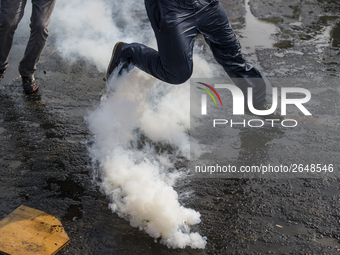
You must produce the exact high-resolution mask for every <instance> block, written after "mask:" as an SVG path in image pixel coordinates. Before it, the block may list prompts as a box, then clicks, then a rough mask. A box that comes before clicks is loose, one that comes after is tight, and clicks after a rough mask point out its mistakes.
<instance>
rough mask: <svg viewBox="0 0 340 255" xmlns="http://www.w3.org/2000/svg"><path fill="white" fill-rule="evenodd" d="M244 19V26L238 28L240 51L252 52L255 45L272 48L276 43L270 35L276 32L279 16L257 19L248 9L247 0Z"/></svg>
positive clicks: (279, 20)
mask: <svg viewBox="0 0 340 255" xmlns="http://www.w3.org/2000/svg"><path fill="white" fill-rule="evenodd" d="M245 8H246V11H247V12H246V17H245V18H246V19H245V22H246V24H245V27H244V28H243V29H241V30H240V32H239V33H240V38H239V40H240V42H241V45H242V51H243V52H245V53H253V52H255V49H256V48H257V47H261V48H273V47H274V44H275V43H277V42H276V41H275V40H274V39H273V38H272V35H273V34H275V33H276V32H277V26H276V25H277V24H279V23H280V22H281V19H280V18H269V19H258V18H256V17H255V16H254V15H253V14H252V13H251V11H250V7H249V1H247V2H246V3H245Z"/></svg>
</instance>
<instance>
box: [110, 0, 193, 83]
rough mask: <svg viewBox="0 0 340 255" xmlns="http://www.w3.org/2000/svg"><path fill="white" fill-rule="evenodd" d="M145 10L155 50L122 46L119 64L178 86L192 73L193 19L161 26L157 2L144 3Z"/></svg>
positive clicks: (133, 44) (151, 0)
mask: <svg viewBox="0 0 340 255" xmlns="http://www.w3.org/2000/svg"><path fill="white" fill-rule="evenodd" d="M145 5H146V10H147V13H148V16H149V19H150V22H151V25H152V28H153V30H154V33H155V36H156V39H157V45H158V51H156V50H154V49H152V48H149V47H147V46H145V45H143V44H139V43H132V44H125V45H124V46H123V48H122V50H121V52H120V53H119V55H118V60H117V62H116V64H119V62H125V63H126V62H127V63H132V64H134V65H135V66H137V67H138V68H140V69H141V70H143V71H145V72H147V73H148V74H150V75H152V76H154V77H156V78H158V79H160V80H162V81H165V82H168V83H171V84H180V83H184V82H185V81H186V80H188V79H189V78H190V76H191V74H192V70H193V61H192V52H193V45H194V41H195V38H196V36H197V34H198V31H197V29H196V27H194V26H192V25H191V22H193V20H190V19H187V20H185V21H184V22H181V23H179V24H176V25H174V26H172V27H170V28H169V27H163V26H162V24H163V22H164V20H161V18H163V17H161V15H160V9H159V8H160V7H159V6H158V1H156V0H149V1H145Z"/></svg>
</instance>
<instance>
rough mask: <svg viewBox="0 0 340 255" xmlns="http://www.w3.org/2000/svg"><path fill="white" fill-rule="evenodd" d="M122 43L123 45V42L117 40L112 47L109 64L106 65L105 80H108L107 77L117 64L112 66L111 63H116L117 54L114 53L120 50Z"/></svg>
mask: <svg viewBox="0 0 340 255" xmlns="http://www.w3.org/2000/svg"><path fill="white" fill-rule="evenodd" d="M124 45H125V43H124V42H117V43H116V45H115V47H114V48H113V51H112V56H111V60H110V63H109V66H108V68H107V71H106V80H107V81H108V80H109V77H110V75H111V74H112V73H113V71H114V70H115V69H116V68H117V66H113V65H116V64H115V63H116V61H117V56H118V54H116V53H117V52H120V51H121V50H122V48H123V46H124Z"/></svg>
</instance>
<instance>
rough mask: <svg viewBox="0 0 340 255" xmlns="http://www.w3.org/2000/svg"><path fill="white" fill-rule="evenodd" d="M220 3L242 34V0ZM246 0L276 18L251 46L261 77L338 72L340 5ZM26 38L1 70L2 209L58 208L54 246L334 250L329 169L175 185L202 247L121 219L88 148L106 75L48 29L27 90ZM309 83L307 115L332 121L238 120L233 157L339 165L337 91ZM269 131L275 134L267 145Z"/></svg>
mask: <svg viewBox="0 0 340 255" xmlns="http://www.w3.org/2000/svg"><path fill="white" fill-rule="evenodd" d="M223 3H224V5H225V7H226V9H227V10H230V11H229V12H228V13H230V15H229V17H230V20H231V22H232V24H233V26H234V27H235V30H236V32H239V33H240V34H239V35H240V36H242V34H241V28H242V24H243V23H242V17H243V15H244V13H245V7H244V6H243V5H242V3H241V2H240V1H230V2H228V3H226V2H223ZM250 6H251V10H252V12H253V13H254V15H256V16H257V17H259V18H265V19H266V20H267V22H271V23H272V24H275V25H276V26H277V27H278V32H277V34H275V35H273V37H274V38H275V41H276V43H277V44H276V45H275V46H276V47H274V48H270V49H268V48H258V49H257V50H256V53H255V54H254V53H249V55H248V57H249V58H251V59H252V60H255V61H258V64H259V65H260V67H261V69H262V72H263V73H264V74H265V75H266V76H268V77H295V78H296V77H318V76H323V77H328V78H333V79H337V78H338V77H339V69H340V65H339V54H340V33H339V26H340V25H339V24H340V5H339V4H338V3H337V2H336V1H330V0H329V1H297V0H296V1H294V0H289V1H285V2H281V1H279V2H273V1H263V0H262V1H261V0H254V1H251V2H250ZM327 28H331V29H330V30H327ZM238 29H240V30H238ZM324 30H327V31H328V32H329V34H330V39H329V41H328V42H323V41H322V40H321V39H320V40H318V36H320V34H322V33H323V31H324ZM241 39H242V38H241ZM24 41H25V40H23V39H22V38H18V39H17V41H16V44H15V45H14V46H13V49H12V52H11V66H10V69H9V71H8V73H7V74H6V78H5V79H3V80H2V81H1V83H0V85H1V90H0V142H1V147H0V169H1V171H0V178H1V186H0V218H1V219H2V218H3V217H5V216H6V215H8V214H9V213H10V212H12V211H13V210H14V209H16V208H17V207H18V206H19V205H21V204H24V205H26V206H30V207H33V208H35V209H39V210H42V211H45V212H47V213H50V214H52V215H55V216H57V217H58V218H60V219H61V221H62V223H63V225H64V227H65V230H66V232H67V234H68V235H69V237H70V239H71V243H70V244H69V245H67V246H66V247H65V248H64V249H63V250H62V251H60V252H59V254H340V243H339V240H340V212H339V210H340V209H339V208H340V206H339V203H340V202H339V200H340V191H339V182H340V179H339V178H337V175H335V176H332V177H331V178H327V179H326V178H315V179H311V178H305V179H299V178H290V179H244V178H243V179H225V178H222V179H217V178H208V179H196V180H192V181H191V182H187V183H185V184H183V185H184V187H185V188H191V189H193V190H194V191H195V194H196V196H195V197H194V198H192V199H191V200H190V201H183V203H185V205H186V206H187V207H190V208H193V209H195V210H197V211H199V212H200V213H201V219H202V223H201V224H200V225H199V226H197V227H196V228H197V229H198V230H199V232H200V233H201V234H202V235H204V236H207V237H208V245H207V247H206V249H205V250H203V251H201V250H192V249H189V248H187V249H184V250H181V249H176V250H173V249H168V248H167V247H165V246H163V245H161V244H158V243H155V242H154V240H153V239H152V238H150V237H149V236H148V235H146V234H145V233H143V232H140V231H139V230H138V229H135V228H132V227H130V226H129V223H128V222H127V221H125V220H123V219H120V218H119V217H118V216H117V215H115V214H113V213H112V212H111V211H110V210H109V209H108V203H109V201H108V200H107V199H106V198H105V196H104V195H102V194H101V192H100V190H99V188H98V187H97V186H96V185H95V183H93V182H92V165H91V159H90V158H89V157H88V153H87V145H88V143H90V138H91V134H90V133H89V131H88V129H87V125H86V123H85V121H84V116H85V115H86V114H87V112H88V111H90V110H91V109H94V107H96V105H98V104H99V100H100V94H101V91H102V90H103V89H104V88H105V81H103V77H104V73H100V72H98V71H97V69H96V68H95V67H94V66H91V65H90V64H88V63H86V62H85V61H82V60H79V61H77V62H76V63H73V64H70V63H68V62H66V61H65V60H63V59H62V58H61V57H60V55H59V53H58V51H57V50H56V48H55V47H54V45H53V35H52V39H51V40H50V41H49V44H48V45H47V46H46V48H45V50H44V53H43V56H42V58H41V61H40V63H39V65H38V70H39V71H38V72H37V74H36V78H37V81H38V83H39V84H40V89H39V91H38V92H37V93H34V94H32V95H24V94H23V92H22V88H21V81H20V78H19V76H18V73H17V67H16V66H17V63H18V62H19V61H20V58H21V56H22V53H23V48H24V46H23V45H24ZM245 50H246V51H247V49H245ZM208 58H209V55H208ZM318 89H320V88H315V91H314V95H315V96H316V99H317V100H316V101H317V102H318V104H319V105H320V107H318V108H317V110H316V113H315V114H316V116H317V117H316V118H317V119H318V118H319V119H320V118H321V117H322V116H328V121H330V117H329V116H331V117H334V119H333V122H330V124H328V125H325V126H322V125H316V124H315V123H312V124H310V125H307V124H308V123H307V124H304V126H303V129H304V131H306V133H303V132H302V133H299V132H297V133H295V134H292V133H289V132H285V131H284V130H280V129H274V130H271V131H268V130H266V129H265V130H260V131H252V130H250V129H247V128H244V129H241V130H240V131H239V134H238V136H237V137H236V139H239V142H240V143H241V146H240V148H239V149H238V151H237V153H239V155H240V157H243V158H247V159H248V160H249V162H252V161H256V160H258V158H259V157H262V156H263V155H266V156H267V157H278V158H280V160H284V159H285V158H287V159H290V160H292V161H293V160H299V159H300V158H301V156H302V155H304V158H305V160H306V162H310V160H312V159H313V158H316V157H321V158H323V159H324V160H325V162H329V163H333V164H335V165H337V164H339V145H338V143H337V141H339V138H340V133H339V125H338V123H339V122H337V121H338V120H339V104H338V98H339V97H338V96H339V93H340V92H339V89H338V88H337V87H334V88H333V89H334V90H331V91H327V90H326V91H321V90H318ZM299 136H301V137H303V138H304V139H301V140H298V141H297V143H298V146H297V147H298V148H297V149H296V143H293V141H294V142H296V140H294V139H296V138H297V137H299ZM273 140H274V141H276V143H274V144H273V143H270V142H271V141H273ZM277 141H278V142H277ZM306 141H308V143H306ZM287 148H290V149H287ZM294 148H295V150H294ZM305 155H307V156H305ZM308 155H310V156H308ZM330 161H331V162H330ZM336 169H337V170H339V168H338V166H336ZM179 188H183V186H182V187H179Z"/></svg>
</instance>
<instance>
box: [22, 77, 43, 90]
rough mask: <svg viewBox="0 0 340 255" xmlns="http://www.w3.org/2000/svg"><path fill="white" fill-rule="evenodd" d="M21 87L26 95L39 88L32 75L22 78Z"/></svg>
mask: <svg viewBox="0 0 340 255" xmlns="http://www.w3.org/2000/svg"><path fill="white" fill-rule="evenodd" d="M21 78H22V86H23V88H24V91H25V93H26V94H30V93H33V92H34V91H36V90H37V89H38V88H39V85H38V83H37V81H36V80H35V78H34V75H33V74H32V75H31V76H22V77H21Z"/></svg>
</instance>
